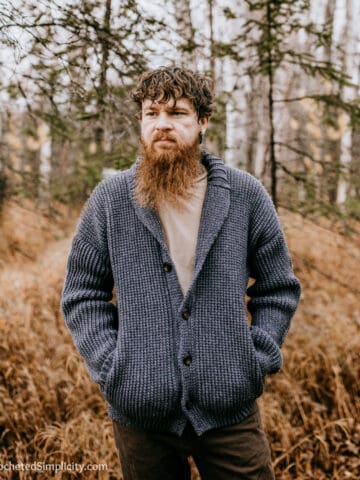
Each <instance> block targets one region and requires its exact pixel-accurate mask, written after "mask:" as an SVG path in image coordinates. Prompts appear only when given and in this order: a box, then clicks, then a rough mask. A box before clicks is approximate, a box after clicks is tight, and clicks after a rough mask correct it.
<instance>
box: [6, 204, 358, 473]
mask: <svg viewBox="0 0 360 480" xmlns="http://www.w3.org/2000/svg"><path fill="white" fill-rule="evenodd" d="M11 209H12V210H10V209H9V210H7V211H5V212H4V215H5V216H3V219H4V218H5V219H6V220H5V222H4V223H3V225H2V227H1V232H2V235H3V236H2V241H1V242H0V259H1V261H2V263H1V266H0V288H1V297H0V463H2V464H5V463H9V462H12V463H13V464H17V463H21V462H23V463H28V464H31V463H33V462H34V461H39V462H45V463H59V462H61V461H63V462H66V463H69V464H71V463H72V462H74V463H82V464H100V463H106V464H107V465H108V470H107V471H104V472H102V473H100V472H96V471H94V472H90V471H89V472H86V473H83V474H82V475H79V474H78V473H76V472H75V471H69V472H66V473H65V472H62V473H61V472H60V473H59V474H57V476H54V474H53V473H44V472H40V473H35V472H20V471H19V472H11V473H8V474H5V473H4V472H0V478H9V479H36V478H41V479H45V478H62V479H68V478H89V479H96V478H99V479H108V480H110V479H114V480H115V479H118V480H119V479H120V478H121V476H120V473H119V469H118V462H117V457H116V452H115V448H114V443H113V436H112V429H111V422H110V420H109V419H108V418H107V416H106V409H105V404H104V401H103V399H102V397H101V395H100V393H99V390H98V389H97V387H96V386H95V385H94V384H93V383H92V382H91V381H90V380H89V377H88V374H87V372H86V369H85V367H84V364H83V362H82V361H81V359H80V357H79V355H78V354H77V352H76V351H75V349H74V347H73V343H72V340H71V337H70V335H69V333H68V331H67V329H66V327H65V326H64V322H63V320H62V318H61V315H60V312H59V299H60V292H61V287H62V282H63V275H64V271H65V262H66V256H67V252H68V248H69V240H68V238H66V231H67V228H68V225H69V222H65V221H61V222H51V221H50V220H49V219H47V218H46V217H44V216H41V215H39V216H38V215H37V214H36V213H35V212H33V213H31V216H30V214H28V211H24V209H22V208H18V207H16V206H11ZM281 216H282V218H283V223H284V226H285V230H286V232H287V238H288V243H289V246H290V248H291V251H292V253H293V258H294V264H295V268H296V272H297V274H298V276H299V277H300V279H301V281H302V286H303V296H302V299H301V302H300V306H299V310H298V312H297V313H296V316H295V318H294V322H293V326H292V329H291V331H290V334H289V336H288V339H287V342H286V344H285V346H284V369H283V370H282V372H281V373H279V374H278V375H275V376H274V377H270V378H269V379H268V381H267V387H266V392H265V394H264V395H263V397H262V398H261V400H260V405H261V408H262V411H263V418H264V422H265V426H266V430H267V432H268V435H269V438H270V442H271V446H272V450H273V459H274V465H275V468H276V473H277V479H278V480H289V479H299V480H305V479H315V480H323V479H333V480H346V479H350V480H351V479H352V480H355V479H356V480H358V478H359V472H360V462H359V448H360V446H359V445H360V427H359V423H358V419H359V411H360V400H359V393H360V362H359V351H360V349H359V343H360V342H359V328H360V306H359V301H358V298H359V294H358V293H357V292H356V289H359V285H360V282H359V273H358V265H359V263H358V262H357V260H359V258H360V245H359V239H357V241H355V238H352V239H346V238H344V237H343V236H342V235H340V234H337V233H335V232H333V233H331V232H329V231H328V230H325V229H324V228H322V227H318V226H316V225H315V224H314V223H311V222H308V221H304V220H302V219H301V218H300V217H298V216H296V215H293V214H288V213H286V212H285V211H283V212H281ZM24 223H25V224H26V225H27V227H26V229H25V227H23V226H22V225H24ZM70 223H71V222H70ZM72 225H73V223H72ZM20 226H21V227H20ZM22 229H23V230H22ZM4 238H5V239H6V240H4ZM54 238H55V239H56V240H54ZM50 239H52V242H51V243H50V244H49V245H48V246H47V247H46V242H48V241H49V240H50ZM14 245H15V247H14ZM196 477H197V475H196V473H195V470H194V472H193V478H194V479H195V478H196ZM159 480H160V479H159Z"/></svg>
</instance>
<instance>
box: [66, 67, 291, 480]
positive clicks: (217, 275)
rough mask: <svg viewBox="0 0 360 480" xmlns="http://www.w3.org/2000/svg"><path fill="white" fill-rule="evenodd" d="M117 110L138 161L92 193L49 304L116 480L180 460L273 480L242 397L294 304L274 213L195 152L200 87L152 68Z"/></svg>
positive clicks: (171, 469) (172, 70) (252, 411)
mask: <svg viewBox="0 0 360 480" xmlns="http://www.w3.org/2000/svg"><path fill="white" fill-rule="evenodd" d="M132 99H133V100H134V101H135V103H136V105H137V106H138V109H139V121H140V127H141V142H140V149H141V152H140V155H139V157H138V158H137V160H136V162H135V163H134V165H133V166H132V167H131V168H130V169H128V170H125V171H123V172H120V173H119V174H117V175H115V176H114V177H112V178H110V179H107V180H104V181H103V182H101V183H100V184H99V185H98V186H97V187H96V188H95V190H94V191H93V193H92V195H91V197H90V199H89V201H88V203H87V205H86V207H85V209H84V211H83V214H82V218H81V221H80V223H79V225H78V228H77V232H76V234H75V237H74V239H73V242H72V247H71V252H70V255H69V260H68V269H67V275H66V279H65V285H64V290H63V296H62V309H63V313H64V317H65V321H66V324H67V325H68V327H69V329H70V331H71V333H72V335H73V338H74V342H75V345H76V347H77V348H78V350H79V352H80V353H81V355H82V356H83V358H84V360H85V363H86V365H87V368H88V370H89V373H90V375H91V378H92V379H93V380H94V381H95V382H96V383H97V384H98V385H99V387H100V390H101V392H102V394H103V396H104V398H105V400H106V402H107V405H108V412H109V415H110V417H111V418H112V421H113V428H114V435H115V442H116V447H117V450H118V455H119V459H120V464H121V467H122V472H123V478H124V480H135V479H136V480H167V479H169V480H185V479H190V467H189V462H188V457H189V456H192V457H193V459H194V461H195V463H196V465H197V468H198V470H199V472H200V475H201V478H202V480H229V479H243V480H252V479H254V480H255V479H257V480H261V479H262V480H270V479H274V471H273V468H272V465H271V456H270V448H269V443H268V441H267V439H266V436H265V434H264V430H263V427H262V421H261V417H260V412H259V408H258V405H257V401H256V400H257V398H258V397H259V396H260V395H261V394H262V392H263V388H264V380H265V377H266V375H268V374H273V373H276V372H277V371H279V369H280V368H281V364H282V355H281V351H280V348H281V346H282V344H283V342H284V339H285V336H286V334H287V332H288V329H289V325H290V320H291V318H292V316H293V314H294V312H295V310H296V307H297V304H298V301H299V297H300V283H299V280H298V279H297V278H296V276H295V275H294V272H293V268H292V262H291V258H290V255H289V251H288V248H287V245H286V241H285V238H284V233H283V230H282V227H281V224H280V222H279V218H278V216H277V214H276V211H275V209H274V206H273V204H272V201H271V199H270V197H269V195H268V194H267V192H266V190H265V188H264V187H263V186H262V184H261V183H260V182H259V181H258V180H257V179H256V178H254V177H253V176H252V175H250V174H248V173H246V172H244V171H241V170H239V169H236V168H232V167H229V166H227V165H225V164H224V162H223V161H222V160H221V159H220V158H217V157H215V156H213V155H211V154H210V153H209V152H207V151H206V150H204V149H201V142H202V137H203V135H204V134H205V130H206V128H207V126H208V122H209V119H210V116H211V113H212V93H211V82H210V81H209V79H207V78H206V77H204V76H202V75H200V74H197V73H194V72H192V71H190V70H187V69H183V68H179V67H161V68H158V69H155V70H152V71H149V72H146V73H145V74H144V75H143V76H142V77H141V78H140V80H139V84H138V85H137V87H136V88H135V90H134V91H133V92H132ZM250 277H252V278H253V279H254V280H255V282H254V283H253V284H252V285H251V286H248V280H249V278H250ZM114 288H115V291H116V305H114V303H112V302H111V300H112V292H113V289H114ZM246 294H247V295H248V296H249V298H250V299H249V301H248V304H247V308H248V310H249V312H250V313H251V317H252V318H251V324H250V325H249V323H248V321H247V315H246V304H245V295H246Z"/></svg>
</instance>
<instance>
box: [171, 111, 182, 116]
mask: <svg viewBox="0 0 360 480" xmlns="http://www.w3.org/2000/svg"><path fill="white" fill-rule="evenodd" d="M171 114H172V115H176V116H177V115H185V112H178V111H175V112H171Z"/></svg>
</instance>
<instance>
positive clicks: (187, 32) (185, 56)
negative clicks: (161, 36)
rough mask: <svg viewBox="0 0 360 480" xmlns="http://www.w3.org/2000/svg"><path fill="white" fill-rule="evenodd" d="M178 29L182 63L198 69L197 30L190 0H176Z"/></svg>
mask: <svg viewBox="0 0 360 480" xmlns="http://www.w3.org/2000/svg"><path fill="white" fill-rule="evenodd" d="M173 4H174V9H175V20H176V25H177V27H176V30H177V33H178V35H179V37H180V39H181V41H180V45H178V47H180V49H181V59H180V62H179V63H180V64H181V65H183V66H186V67H188V68H191V69H192V70H196V64H197V62H196V50H195V47H196V44H195V30H194V27H193V23H192V19H191V6H190V0H179V1H174V2H173Z"/></svg>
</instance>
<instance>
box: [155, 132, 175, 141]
mask: <svg viewBox="0 0 360 480" xmlns="http://www.w3.org/2000/svg"><path fill="white" fill-rule="evenodd" d="M159 140H169V141H172V142H176V138H175V137H173V136H172V135H169V134H168V133H162V132H158V133H155V134H154V136H153V137H152V142H157V141H159Z"/></svg>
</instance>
